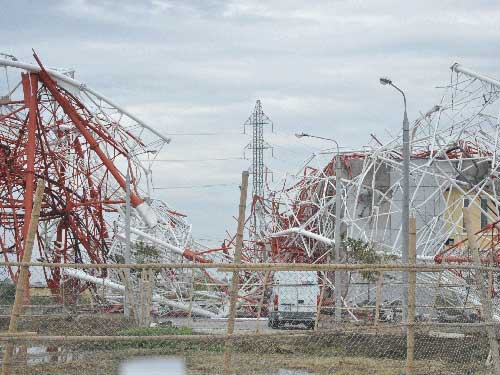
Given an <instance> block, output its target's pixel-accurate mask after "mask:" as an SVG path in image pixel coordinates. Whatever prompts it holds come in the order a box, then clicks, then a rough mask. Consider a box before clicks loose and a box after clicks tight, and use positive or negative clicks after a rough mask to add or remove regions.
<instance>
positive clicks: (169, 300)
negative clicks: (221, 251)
mask: <svg viewBox="0 0 500 375" xmlns="http://www.w3.org/2000/svg"><path fill="white" fill-rule="evenodd" d="M20 267H29V270H30V274H31V277H30V280H31V282H30V284H29V289H27V290H28V291H29V299H28V300H27V299H26V296H25V298H24V302H23V305H22V310H21V311H20V313H19V316H18V317H17V320H18V321H17V323H18V324H17V329H16V330H15V331H10V332H9V330H8V327H9V323H10V321H11V318H10V317H11V315H10V314H11V311H12V310H13V309H12V307H13V305H14V293H13V291H14V290H15V289H14V288H15V285H14V284H13V283H11V282H9V281H8V280H9V271H11V272H14V273H16V272H17V269H18V268H20ZM68 269H73V270H80V271H78V272H76V271H75V272H67V271H65V270H68ZM47 270H58V271H59V272H60V274H61V275H63V276H62V277H61V279H60V282H59V284H58V285H50V286H51V288H49V287H48V286H47V284H46V283H44V282H42V280H43V277H42V275H44V271H45V272H47ZM125 270H126V271H128V272H124V271H125ZM208 270H215V272H217V275H216V277H215V276H213V274H210V275H212V277H206V273H207V272H208ZM335 272H342V275H343V276H342V283H341V285H340V290H341V295H342V306H341V307H340V310H341V321H337V320H336V317H335V314H334V312H335V309H336V308H338V306H337V307H336V304H335V301H334V298H335V285H334V283H333V280H335V277H334V273H335ZM403 272H415V279H414V281H413V282H412V278H410V283H409V284H404V283H403V281H402V280H403V278H402V277H401V276H402V273H403ZM480 272H481V273H485V274H486V273H487V274H488V275H490V276H493V277H490V280H492V281H493V284H495V283H497V276H499V274H500V269H498V268H495V267H488V266H475V265H473V264H472V265H471V264H466V265H465V264H464V265H449V264H441V265H425V264H416V265H404V264H349V265H347V264H321V265H314V264H313V265H311V264H285V265H284V264H271V263H270V264H234V265H233V264H193V263H180V264H179V263H174V264H170V263H167V264H46V263H37V262H2V263H0V280H3V281H1V282H0V330H2V332H0V345H1V346H2V350H3V352H4V361H3V363H2V364H3V366H4V368H7V370H8V371H10V372H4V373H28V374H35V373H37V374H40V373H51V374H59V373H60V374H63V373H71V371H72V369H73V368H75V366H76V367H78V368H79V369H80V370H79V371H80V372H77V373H82V374H95V373H103V374H104V373H116V371H118V368H119V366H120V363H121V362H123V361H125V360H127V359H130V358H131V357H135V356H172V355H174V356H178V357H181V358H183V359H184V361H185V362H186V367H187V371H188V373H190V374H205V373H221V374H222V373H238V374H279V373H280V371H282V373H283V371H285V372H284V373H286V374H289V373H292V374H293V373H295V374H323V373H325V374H326V373H340V374H342V373H346V374H347V373H350V374H351V373H352V374H358V373H359V374H362V373H367V371H368V370H369V371H370V373H374V374H391V373H394V374H399V373H402V372H405V373H409V374H410V373H411V374H434V373H435V374H456V373H467V371H469V373H475V374H476V373H477V374H492V373H495V363H493V362H492V358H494V355H493V353H492V349H491V343H492V340H491V335H490V333H491V332H492V330H493V332H494V333H495V334H496V335H497V336H496V337H497V338H498V337H500V336H498V335H499V332H500V322H499V320H498V317H499V316H500V301H498V297H496V296H494V295H492V293H491V291H492V290H493V286H494V285H492V284H488V285H487V288H488V290H487V291H486V293H487V294H488V295H489V296H490V301H491V309H492V310H491V313H492V314H491V316H492V317H493V318H492V319H489V320H488V319H485V316H487V314H486V315H485V314H484V311H483V310H484V306H483V303H482V300H481V298H480V297H481V293H482V290H480V288H479V284H477V283H475V282H474V280H475V275H476V274H478V273H480ZM82 273H84V275H83V276H82ZM234 274H237V275H239V280H238V283H233V282H232V280H233V278H232V276H233V275H234ZM464 274H466V275H467V278H465V279H464V278H461V277H458V276H457V275H462V276H463V275H464ZM125 275H128V279H125V277H126V276H125ZM160 275H162V277H160ZM185 276H186V277H185ZM169 277H170V279H169ZM215 279H216V280H215ZM168 280H170V281H172V282H177V288H178V290H177V292H176V293H173V292H172V288H171V287H169V288H164V287H163V286H164V284H163V283H165V282H168ZM126 283H128V284H129V288H125V287H124V285H125V284H126ZM49 284H50V283H49ZM402 288H410V291H411V290H412V289H413V291H414V295H415V298H414V310H413V315H411V314H410V318H411V317H413V320H411V319H409V320H408V321H403V320H402V309H403V306H402V305H401V301H400V300H401V298H400V296H401V291H402ZM126 290H128V291H129V292H127V293H131V294H130V296H129V297H130V298H128V300H129V301H130V303H131V311H132V314H131V316H130V317H126V316H124V312H123V303H124V293H126ZM231 291H234V292H235V293H233V294H231ZM231 295H233V297H235V298H234V299H233V303H234V309H235V310H234V311H235V313H234V315H231V314H229V310H230V309H229V307H230V302H231ZM410 312H411V310H410ZM230 324H231V325H232V327H233V328H232V329H231V330H228V325H230ZM408 332H410V333H411V334H412V335H413V338H411V337H410V340H408ZM495 341H496V340H495ZM9 348H10V350H11V351H12V355H10V356H8V355H5V353H7V350H8V349H9ZM228 348H229V349H228ZM409 354H410V361H411V363H410V365H409V364H408V356H409ZM94 358H96V359H98V360H93V359H94ZM224 358H225V359H224ZM5 360H7V361H8V366H5ZM493 360H494V359H493ZM286 371H290V372H286Z"/></svg>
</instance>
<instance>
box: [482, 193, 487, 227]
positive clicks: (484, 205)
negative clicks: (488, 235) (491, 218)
mask: <svg viewBox="0 0 500 375" xmlns="http://www.w3.org/2000/svg"><path fill="white" fill-rule="evenodd" d="M486 212H488V199H486V198H481V229H483V228H484V227H485V226H487V225H488V216H487V215H486Z"/></svg>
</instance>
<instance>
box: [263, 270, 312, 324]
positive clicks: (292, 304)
mask: <svg viewBox="0 0 500 375" xmlns="http://www.w3.org/2000/svg"><path fill="white" fill-rule="evenodd" d="M273 281H274V283H273V289H272V293H271V296H270V301H269V302H270V303H269V304H268V306H269V314H268V317H269V321H268V326H269V327H271V328H279V327H281V326H283V325H284V324H286V323H288V324H304V325H305V326H306V327H308V328H312V327H314V322H315V320H316V315H317V313H318V304H319V303H318V302H319V298H320V287H319V284H318V275H317V273H316V272H313V271H280V272H276V273H275V274H274V278H273Z"/></svg>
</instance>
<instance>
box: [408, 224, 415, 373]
mask: <svg viewBox="0 0 500 375" xmlns="http://www.w3.org/2000/svg"><path fill="white" fill-rule="evenodd" d="M409 224H410V225H409V227H410V233H409V240H410V241H409V245H410V246H409V254H408V255H409V262H408V265H409V266H412V267H414V266H415V265H416V264H417V225H416V221H415V218H414V217H412V218H410V222H409ZM416 289H417V273H416V272H415V271H409V273H408V314H407V318H408V320H407V329H406V375H413V374H414V373H415V326H414V324H415V308H416V299H415V292H416Z"/></svg>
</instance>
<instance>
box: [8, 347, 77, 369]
mask: <svg viewBox="0 0 500 375" xmlns="http://www.w3.org/2000/svg"><path fill="white" fill-rule="evenodd" d="M14 356H15V357H17V358H25V359H26V362H25V363H27V364H28V366H33V365H37V364H41V363H68V362H71V361H75V360H77V359H79V358H80V356H79V355H78V353H76V352H71V351H67V350H64V349H63V348H62V347H60V346H52V345H47V346H30V347H25V346H24V347H23V346H17V347H16V349H15V352H14Z"/></svg>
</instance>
